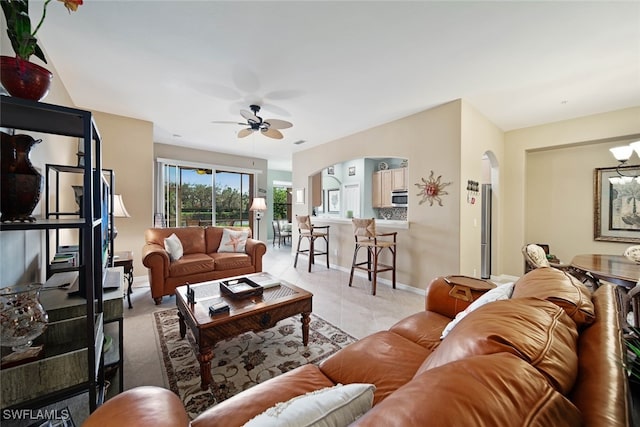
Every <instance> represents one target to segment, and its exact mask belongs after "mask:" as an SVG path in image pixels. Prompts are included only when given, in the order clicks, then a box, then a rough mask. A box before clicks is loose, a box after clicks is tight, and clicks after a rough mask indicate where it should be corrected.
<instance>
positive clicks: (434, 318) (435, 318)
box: [389, 311, 451, 350]
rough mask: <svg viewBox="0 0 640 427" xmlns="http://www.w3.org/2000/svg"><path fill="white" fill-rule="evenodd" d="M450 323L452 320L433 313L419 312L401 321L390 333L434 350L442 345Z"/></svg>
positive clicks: (390, 329)
mask: <svg viewBox="0 0 640 427" xmlns="http://www.w3.org/2000/svg"><path fill="white" fill-rule="evenodd" d="M450 321H451V319H450V318H448V317H446V316H443V315H441V314H438V313H434V312H433V311H419V312H418V313H415V314H412V315H411V316H409V317H405V318H404V319H402V320H400V321H399V322H398V323H396V324H395V325H393V326H392V327H391V328H389V331H391V332H393V333H395V334H398V335H400V336H402V337H405V338H406V339H408V340H410V341H413V342H414V343H416V344H420V345H421V346H423V347H424V348H426V349H427V350H433V349H434V348H436V347H437V346H438V345H440V334H441V333H442V329H443V328H444V327H445V326H446V325H447V323H449V322H450Z"/></svg>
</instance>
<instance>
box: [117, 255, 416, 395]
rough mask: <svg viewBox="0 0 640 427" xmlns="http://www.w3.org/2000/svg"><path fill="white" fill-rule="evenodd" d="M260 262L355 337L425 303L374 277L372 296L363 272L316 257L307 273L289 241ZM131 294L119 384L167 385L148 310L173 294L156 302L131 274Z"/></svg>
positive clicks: (171, 303)
mask: <svg viewBox="0 0 640 427" xmlns="http://www.w3.org/2000/svg"><path fill="white" fill-rule="evenodd" d="M263 267H264V270H265V271H268V272H269V273H271V274H273V275H275V276H278V277H280V278H282V279H284V280H286V281H288V282H290V283H293V284H295V285H297V286H299V287H301V288H304V289H307V290H308V291H310V292H312V293H313V295H314V298H313V312H314V313H315V314H317V315H319V316H320V317H322V318H323V319H325V320H327V321H329V322H331V323H332V324H334V325H336V326H337V327H339V328H341V329H342V330H344V331H345V332H347V333H349V334H351V335H353V336H355V337H356V338H362V337H364V336H367V335H369V334H371V333H373V332H376V331H379V330H383V329H388V328H389V327H390V326H392V325H393V324H394V323H396V322H397V321H398V320H400V319H402V318H404V317H406V316H408V315H410V314H413V313H415V312H418V311H420V310H423V309H424V296H423V295H424V294H423V292H422V291H416V292H411V291H407V290H402V289H395V290H394V289H392V288H391V286H390V285H389V286H387V285H385V284H383V283H380V282H378V289H377V295H376V296H373V295H371V288H370V284H369V282H368V281H367V279H366V277H358V276H356V277H355V278H354V283H353V286H352V287H351V288H350V287H349V286H348V283H349V273H348V272H344V271H340V270H336V269H330V270H327V268H326V267H324V266H323V265H322V264H321V263H320V264H316V265H315V266H313V268H312V272H311V273H308V272H307V258H306V257H303V256H301V257H300V259H299V260H298V268H293V256H292V255H291V247H290V246H283V247H281V248H278V247H277V246H276V247H273V246H272V245H271V244H270V243H269V244H268V246H267V253H266V255H265V256H264V258H263ZM138 273H139V272H138ZM131 300H132V303H133V308H132V309H127V308H125V310H124V316H125V320H124V352H125V359H124V388H125V389H130V388H133V387H136V386H140V385H156V386H160V387H167V386H168V384H167V383H166V380H165V378H164V369H163V368H162V363H161V354H160V352H159V350H158V349H159V347H158V343H157V342H156V341H157V338H156V333H155V331H154V322H153V312H154V311H157V310H166V309H169V308H173V307H175V298H173V297H172V298H169V297H164V298H163V301H162V304H161V305H159V306H156V305H155V304H154V302H153V299H152V298H151V293H150V290H149V284H148V282H146V281H144V280H143V279H142V280H141V278H136V282H135V283H134V292H133V294H132V298H131ZM125 307H126V305H125Z"/></svg>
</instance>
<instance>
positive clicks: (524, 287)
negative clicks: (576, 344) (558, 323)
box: [511, 267, 595, 327]
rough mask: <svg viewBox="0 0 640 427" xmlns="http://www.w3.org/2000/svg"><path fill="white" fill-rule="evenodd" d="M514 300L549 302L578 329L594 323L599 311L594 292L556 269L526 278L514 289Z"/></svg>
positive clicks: (540, 271) (546, 269) (550, 268)
mask: <svg viewBox="0 0 640 427" xmlns="http://www.w3.org/2000/svg"><path fill="white" fill-rule="evenodd" d="M511 297H512V298H528V297H535V298H540V299H546V300H547V301H551V302H553V303H554V304H557V305H558V306H559V307H562V308H563V309H564V310H565V311H566V312H567V314H568V315H569V316H570V317H571V318H572V319H573V320H574V322H576V325H578V327H583V326H586V325H589V324H591V323H593V321H594V319H595V311H594V308H593V303H592V302H591V292H590V291H589V289H587V287H586V286H585V285H583V284H582V283H581V282H580V281H579V280H578V279H576V278H575V277H573V276H572V275H570V274H568V273H566V272H565V271H562V270H558V269H557V268H553V267H541V268H536V269H535V270H532V271H530V272H529V273H527V274H525V275H524V276H522V277H521V278H520V279H519V280H518V281H517V282H516V285H515V287H514V289H513V295H512V296H511Z"/></svg>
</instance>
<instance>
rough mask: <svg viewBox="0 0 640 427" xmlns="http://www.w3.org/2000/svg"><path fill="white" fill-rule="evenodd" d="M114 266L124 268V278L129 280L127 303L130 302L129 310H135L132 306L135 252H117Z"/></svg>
mask: <svg viewBox="0 0 640 427" xmlns="http://www.w3.org/2000/svg"><path fill="white" fill-rule="evenodd" d="M113 266H114V267H123V268H124V277H125V279H126V280H127V283H128V286H127V301H129V308H133V305H131V293H132V292H133V291H132V290H131V285H133V252H132V251H121V252H116V253H115V254H114V256H113Z"/></svg>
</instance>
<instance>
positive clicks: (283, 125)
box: [265, 119, 293, 129]
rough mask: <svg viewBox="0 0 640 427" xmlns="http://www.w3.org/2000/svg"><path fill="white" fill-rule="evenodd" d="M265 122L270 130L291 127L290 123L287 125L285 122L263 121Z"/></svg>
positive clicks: (276, 120) (275, 120)
mask: <svg viewBox="0 0 640 427" xmlns="http://www.w3.org/2000/svg"><path fill="white" fill-rule="evenodd" d="M265 122H267V123H269V125H270V126H271V129H288V128H290V127H291V126H293V124H292V123H289V122H287V121H285V120H278V119H269V120H265Z"/></svg>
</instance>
